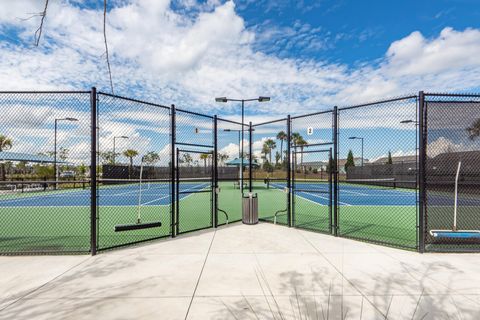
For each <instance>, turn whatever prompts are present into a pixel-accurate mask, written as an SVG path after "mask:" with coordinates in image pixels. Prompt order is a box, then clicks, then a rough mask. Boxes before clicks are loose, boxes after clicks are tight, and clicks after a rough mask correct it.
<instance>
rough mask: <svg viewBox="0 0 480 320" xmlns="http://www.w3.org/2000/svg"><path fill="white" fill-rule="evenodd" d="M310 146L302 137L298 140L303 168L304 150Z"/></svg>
mask: <svg viewBox="0 0 480 320" xmlns="http://www.w3.org/2000/svg"><path fill="white" fill-rule="evenodd" d="M307 144H308V142H307V141H306V140H305V139H303V137H302V136H300V138H299V139H298V140H297V146H299V147H300V166H301V167H303V148H304V147H305V146H306V145H307Z"/></svg>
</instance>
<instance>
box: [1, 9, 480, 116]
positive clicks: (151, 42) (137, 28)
mask: <svg viewBox="0 0 480 320" xmlns="http://www.w3.org/2000/svg"><path fill="white" fill-rule="evenodd" d="M13 3H14V4H13ZM194 3H195V1H190V0H185V1H182V2H181V4H180V5H181V7H183V8H187V9H189V8H190V9H191V8H192V5H194ZM100 7H101V6H98V8H97V9H85V8H80V6H79V5H78V4H77V3H72V2H67V1H55V2H50V5H49V12H48V15H47V19H46V20H45V21H46V24H45V29H44V37H43V38H42V40H41V46H40V47H39V48H34V47H32V46H31V45H30V44H31V43H32V35H33V33H34V31H35V30H36V27H37V26H38V19H36V18H35V19H30V20H27V21H22V20H19V19H16V18H13V17H26V16H28V15H27V13H28V12H39V11H41V10H42V8H41V6H39V5H38V2H37V1H32V0H31V1H27V0H22V1H15V2H11V1H4V2H2V3H0V12H1V14H0V30H3V27H6V26H14V27H15V28H18V29H19V30H20V33H19V35H20V37H21V39H22V40H23V41H24V43H23V44H22V45H17V44H15V43H10V42H7V41H3V42H2V43H0V57H1V58H0V87H2V89H3V90H7V89H35V90H40V89H88V88H89V87H90V86H91V85H96V86H97V87H99V88H100V89H103V90H108V87H109V85H108V77H107V73H106V66H105V61H104V56H102V54H103V52H104V47H103V34H102V11H101V8H100ZM195 8H197V10H196V11H195V14H190V13H188V12H185V11H181V10H180V11H178V10H177V11H175V10H174V9H173V8H172V5H171V2H170V1H169V0H161V1H154V0H136V1H129V2H127V1H118V2H115V7H114V8H113V9H111V10H110V11H109V14H108V24H107V34H108V39H109V45H110V52H111V55H112V56H111V58H112V70H113V79H114V84H115V87H116V91H117V92H118V93H121V94H123V95H133V96H136V97H139V98H142V99H145V100H154V101H156V102H158V103H163V104H167V105H169V104H170V103H175V104H177V105H179V106H181V107H183V108H188V109H195V110H199V111H204V112H208V113H220V114H231V113H237V114H238V111H239V109H238V105H237V104H234V103H229V104H215V103H214V102H213V98H214V97H215V96H224V95H225V96H232V97H243V96H245V95H248V96H252V97H255V96H258V95H269V96H272V101H271V102H269V103H262V104H258V103H253V104H249V105H248V106H247V107H246V110H247V114H249V115H253V116H252V117H250V116H248V117H247V120H250V119H252V120H254V121H255V120H257V118H264V119H267V118H268V119H271V118H278V117H280V116H284V115H286V114H288V113H290V114H298V113H306V112H312V111H317V110H322V109H323V110H324V109H326V108H330V107H331V106H333V105H339V106H342V105H345V104H353V103H360V102H365V101H371V100H374V99H379V98H384V97H386V96H393V95H399V94H404V93H414V92H417V91H418V90H421V89H424V90H430V91H457V90H471V89H475V88H477V89H478V81H477V80H478V79H479V78H480V59H478V58H477V55H478V54H477V53H478V52H480V30H478V29H466V30H463V31H461V30H453V29H452V28H445V29H444V30H443V31H442V32H441V33H440V35H439V36H438V37H433V38H425V37H424V36H423V35H422V34H421V33H419V32H413V33H412V34H410V35H409V36H407V37H405V38H403V39H399V40H398V41H395V42H394V43H392V44H391V46H390V47H389V48H388V50H387V51H386V53H385V55H384V56H383V57H381V58H380V59H378V60H376V61H373V62H372V63H366V64H364V65H361V66H357V67H348V66H346V65H342V64H339V63H333V62H328V61H313V60H305V59H302V58H296V59H291V58H290V59H286V58H280V57H279V56H278V55H276V54H275V52H271V53H269V52H264V51H258V50H257V49H256V46H255V37H256V36H261V35H259V34H257V33H256V31H257V29H256V27H255V26H253V27H251V28H247V27H246V26H245V23H244V20H243V19H242V17H240V16H239V15H238V14H237V13H236V11H235V4H234V3H233V2H232V1H227V2H225V3H223V4H220V3H218V2H217V1H209V2H208V3H207V4H205V5H202V6H195ZM190 9H189V10H190ZM187 11H188V10H187ZM292 30H296V32H299V34H300V35H301V37H300V38H298V39H297V42H298V43H299V44H302V45H303V42H302V41H307V42H308V41H310V40H308V39H310V38H309V37H311V36H312V37H313V36H314V35H313V34H312V32H311V31H312V28H310V27H309V26H306V25H301V24H299V25H297V26H294V27H293V28H292ZM317 31H319V30H317ZM262 32H266V33H265V34H263V36H266V35H267V36H268V30H262ZM275 32H276V31H275V30H273V31H272V32H271V34H274V35H275ZM314 33H315V32H314ZM312 39H313V38H312ZM315 39H316V40H315V41H318V43H319V44H321V43H322V39H317V38H315ZM255 114H256V115H255ZM376 122H377V123H378V122H381V121H380V120H379V118H378V117H377V118H376Z"/></svg>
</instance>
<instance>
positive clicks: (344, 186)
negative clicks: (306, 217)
mask: <svg viewBox="0 0 480 320" xmlns="http://www.w3.org/2000/svg"><path fill="white" fill-rule="evenodd" d="M270 187H271V188H276V189H279V190H283V189H284V188H285V187H286V183H284V182H270ZM294 190H296V191H295V195H296V196H297V197H301V198H304V199H306V200H309V201H313V202H316V203H319V204H321V205H328V204H329V201H330V200H329V186H328V184H327V183H318V182H297V183H295V188H294ZM417 201H418V191H417V190H414V189H406V188H390V187H382V186H372V185H355V184H349V183H339V205H342V206H416V205H417ZM428 203H429V204H430V205H434V206H435V205H436V206H451V205H453V193H444V194H441V193H438V194H433V193H429V194H428ZM458 205H459V206H480V198H479V197H475V198H474V197H465V196H459V199H458Z"/></svg>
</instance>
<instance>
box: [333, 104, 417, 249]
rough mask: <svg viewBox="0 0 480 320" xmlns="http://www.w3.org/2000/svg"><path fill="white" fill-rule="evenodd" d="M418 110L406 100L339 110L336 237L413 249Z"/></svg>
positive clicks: (415, 231) (415, 246)
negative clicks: (406, 163) (402, 169)
mask: <svg viewBox="0 0 480 320" xmlns="http://www.w3.org/2000/svg"><path fill="white" fill-rule="evenodd" d="M417 106H418V103H417V97H416V96H408V97H401V98H397V99H391V100H387V101H381V102H376V103H370V104H365V105H358V106H351V107H346V108H340V109H338V160H337V164H338V186H339V196H338V202H337V206H338V235H339V236H342V237H348V238H355V239H360V240H365V241H369V242H375V243H381V244H387V245H392V246H398V247H407V248H412V249H415V248H417V225H418V222H417V217H418V209H417V208H418V207H417V202H418V201H417V199H418V188H417V162H418V151H417V146H418V119H417V115H418V110H417ZM405 161H408V162H409V166H408V169H407V171H406V172H399V171H398V168H405V167H403V165H402V162H405ZM405 179H407V180H405Z"/></svg>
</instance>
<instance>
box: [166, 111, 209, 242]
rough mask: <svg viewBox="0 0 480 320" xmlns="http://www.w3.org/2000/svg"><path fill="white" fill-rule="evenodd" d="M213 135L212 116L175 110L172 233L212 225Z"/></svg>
mask: <svg viewBox="0 0 480 320" xmlns="http://www.w3.org/2000/svg"><path fill="white" fill-rule="evenodd" d="M214 135H215V132H214V119H213V117H211V116H207V115H203V114H198V113H193V112H189V111H185V110H179V109H176V110H175V144H174V146H175V161H176V164H175V168H176V176H175V187H176V192H175V195H176V200H175V208H176V219H175V225H176V232H175V234H180V233H185V232H191V231H195V230H201V229H205V228H211V227H213V226H214V220H215V203H214V199H215V198H214V189H215V179H214V177H215V176H214V173H215V172H214V167H216V165H214V162H215V161H214V159H216V154H215V152H214V151H215V145H214Z"/></svg>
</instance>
